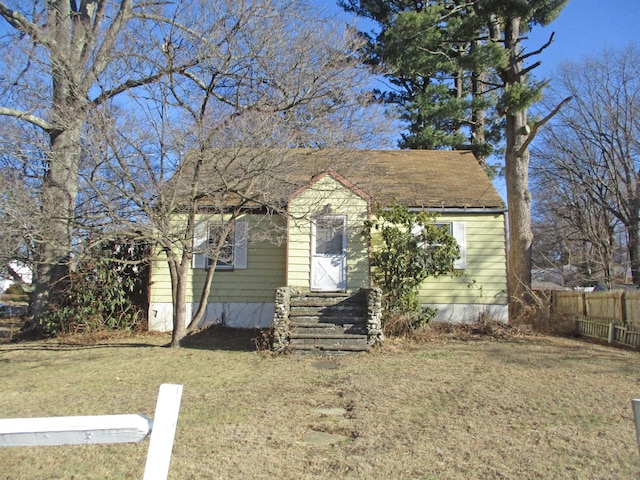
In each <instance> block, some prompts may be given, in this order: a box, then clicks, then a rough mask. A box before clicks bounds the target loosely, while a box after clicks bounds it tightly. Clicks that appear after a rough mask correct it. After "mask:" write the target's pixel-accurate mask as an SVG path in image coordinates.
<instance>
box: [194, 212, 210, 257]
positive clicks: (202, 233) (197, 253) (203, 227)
mask: <svg viewBox="0 0 640 480" xmlns="http://www.w3.org/2000/svg"><path fill="white" fill-rule="evenodd" d="M208 246H209V232H208V224H207V222H198V223H196V225H195V227H194V229H193V268H207V255H206V252H207V248H208Z"/></svg>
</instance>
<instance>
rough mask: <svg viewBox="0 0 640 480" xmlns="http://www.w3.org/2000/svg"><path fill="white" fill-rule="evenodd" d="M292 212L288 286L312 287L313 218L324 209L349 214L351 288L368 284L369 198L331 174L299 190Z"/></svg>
mask: <svg viewBox="0 0 640 480" xmlns="http://www.w3.org/2000/svg"><path fill="white" fill-rule="evenodd" d="M289 212H290V220H289V222H290V225H289V239H288V242H289V251H288V258H287V260H288V262H287V264H288V271H287V285H290V286H294V287H298V288H301V289H303V290H309V288H310V284H311V218H312V217H313V216H314V215H315V214H318V213H320V212H322V213H323V214H328V215H345V216H346V217H347V290H349V291H354V290H357V289H359V288H361V287H364V286H368V283H369V262H368V258H367V253H368V251H367V247H366V244H365V243H364V242H363V238H362V235H361V234H360V233H361V231H362V225H363V222H364V221H365V220H366V219H367V217H368V203H367V200H365V199H364V198H362V197H361V196H359V195H357V194H356V193H354V192H353V191H351V190H350V189H348V188H346V187H345V186H344V185H343V184H342V183H340V182H338V181H337V180H335V179H334V178H332V177H331V176H325V177H323V178H322V179H320V180H318V181H317V182H316V183H314V184H312V185H311V186H310V187H309V188H307V189H306V190H303V191H301V192H299V194H298V195H297V196H296V197H295V198H294V199H292V200H291V202H290V205H289Z"/></svg>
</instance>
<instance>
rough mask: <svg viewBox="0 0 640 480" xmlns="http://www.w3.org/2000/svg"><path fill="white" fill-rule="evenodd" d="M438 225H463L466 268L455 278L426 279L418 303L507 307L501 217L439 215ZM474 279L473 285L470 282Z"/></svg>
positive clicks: (502, 223) (504, 249)
mask: <svg viewBox="0 0 640 480" xmlns="http://www.w3.org/2000/svg"><path fill="white" fill-rule="evenodd" d="M437 221H438V222H443V223H444V222H464V224H465V233H466V260H467V261H466V269H465V270H464V271H460V272H459V273H460V274H459V275H458V276H442V277H439V278H429V279H427V280H426V281H425V282H424V284H423V286H422V288H421V290H420V300H421V302H422V303H430V304H493V305H506V304H507V294H506V291H507V265H506V246H505V230H504V216H503V215H502V214H461V215H453V214H449V215H442V216H439V217H438V220H437ZM474 280H475V284H474V283H473V282H474Z"/></svg>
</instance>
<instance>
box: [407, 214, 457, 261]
mask: <svg viewBox="0 0 640 480" xmlns="http://www.w3.org/2000/svg"><path fill="white" fill-rule="evenodd" d="M430 225H443V226H444V225H448V226H449V234H450V235H452V236H453V238H454V239H455V240H456V242H457V243H458V246H459V247H460V256H459V257H458V258H456V259H455V260H454V262H453V268H454V270H465V269H466V268H467V235H466V226H465V222H455V221H441V222H432V223H430ZM419 228H420V227H419V226H418V225H414V227H413V228H412V229H411V231H412V233H414V234H418V233H420V232H419V230H418V229H419Z"/></svg>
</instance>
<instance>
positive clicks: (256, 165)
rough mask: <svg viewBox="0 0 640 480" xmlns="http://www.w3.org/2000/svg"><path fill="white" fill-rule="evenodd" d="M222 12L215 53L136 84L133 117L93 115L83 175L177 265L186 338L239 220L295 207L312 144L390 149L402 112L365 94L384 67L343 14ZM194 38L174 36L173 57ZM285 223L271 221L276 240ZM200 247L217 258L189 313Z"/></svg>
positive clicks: (297, 6) (285, 8)
mask: <svg viewBox="0 0 640 480" xmlns="http://www.w3.org/2000/svg"><path fill="white" fill-rule="evenodd" d="M209 13H210V15H211V16H212V17H213V18H216V19H219V20H218V22H217V23H216V28H209V29H206V31H207V32H208V34H207V36H206V37H204V38H203V39H202V43H201V44H200V45H199V47H198V48H200V49H202V50H206V49H209V50H208V51H209V52H210V53H203V54H201V55H200V57H201V58H203V60H202V61H201V62H199V63H198V65H195V66H194V67H192V68H190V69H188V70H182V71H180V72H176V73H173V74H171V75H168V76H167V77H166V78H165V79H164V80H163V81H162V82H158V83H156V84H154V85H149V86H147V87H145V88H144V89H142V90H144V92H145V94H144V95H141V94H140V92H136V96H135V97H134V96H133V94H132V95H131V96H130V102H131V105H132V106H133V108H130V109H129V116H128V117H127V118H126V119H122V118H121V117H119V116H118V115H116V114H115V113H110V112H107V110H106V109H103V111H102V112H101V114H102V115H101V116H100V117H96V118H95V119H94V121H93V122H92V124H93V125H95V126H96V134H95V135H93V136H92V138H93V139H94V144H92V148H91V149H90V150H91V151H92V152H93V154H94V160H93V163H92V164H91V168H87V169H86V170H85V171H83V179H86V181H87V185H88V186H91V187H92V189H93V198H92V199H91V202H92V203H94V204H95V205H100V206H101V209H102V211H104V212H108V215H109V219H110V221H111V222H112V225H117V226H118V228H120V229H122V230H123V231H127V232H129V234H130V235H132V234H135V235H139V236H141V237H144V238H146V239H148V240H149V241H151V242H152V243H153V244H154V245H155V246H157V249H158V251H159V252H160V253H161V257H162V258H163V259H164V260H166V261H167V263H168V266H169V272H170V275H171V282H172V297H173V338H172V345H173V346H179V345H180V340H181V339H182V338H183V337H184V335H185V334H186V332H187V327H188V326H189V325H191V327H192V328H194V327H196V326H197V325H198V323H199V321H200V319H201V318H202V316H203V315H204V313H205V308H206V306H207V303H208V298H209V293H210V290H211V285H212V279H213V276H214V274H215V271H216V268H215V266H216V264H217V263H218V262H223V263H224V262H226V261H228V259H227V258H225V255H226V254H227V253H228V249H227V247H228V241H229V239H230V238H234V237H235V238H238V237H239V235H233V233H234V230H237V229H238V228H240V227H239V223H238V222H237V220H238V217H239V216H240V215H241V214H243V213H246V212H247V211H252V212H258V213H260V214H261V215H260V216H259V217H260V218H264V219H266V220H267V221H268V219H269V216H270V215H274V214H275V215H283V214H286V209H285V207H286V198H287V195H288V194H289V193H291V191H292V189H293V188H295V187H296V186H295V185H293V184H287V183H286V182H285V181H283V178H284V177H285V176H288V175H285V173H290V172H291V171H292V170H294V169H296V168H298V164H297V157H296V154H294V152H297V154H299V152H300V149H299V147H306V148H307V150H306V151H308V152H310V153H311V152H314V151H317V149H318V148H327V149H329V148H336V147H344V146H348V147H352V148H353V147H375V146H376V145H380V144H383V145H388V140H387V139H388V135H386V133H385V131H384V128H385V127H386V126H387V125H388V123H389V122H388V121H387V120H386V119H384V118H382V117H377V113H376V112H377V110H376V109H375V108H370V107H374V106H371V105H368V103H367V102H368V97H367V96H366V95H364V93H363V92H365V89H366V86H367V82H368V80H369V78H370V77H369V73H368V72H367V70H365V69H364V68H363V67H362V66H361V65H360V63H359V62H358V61H357V58H355V57H354V54H353V52H354V51H355V49H356V47H357V46H358V45H357V42H356V39H355V38H354V37H353V36H351V35H350V34H349V33H347V32H344V31H343V30H342V29H341V28H339V27H338V26H337V25H336V24H335V22H331V21H328V20H326V19H323V18H321V17H319V16H318V14H317V12H312V11H311V10H308V9H306V8H305V7H304V6H303V4H301V3H300V2H298V1H296V0H292V1H284V2H280V1H271V0H260V1H256V2H251V3H244V2H241V3H238V2H235V1H232V0H228V1H221V2H216V4H215V6H212V10H211V11H210V12H209ZM223 19H226V20H224V21H223ZM207 21H209V20H208V19H207V18H194V19H193V23H192V24H191V29H192V30H197V31H201V30H205V28H203V27H202V26H200V23H202V22H205V23H206V22H207ZM181 48H183V46H182V45H180V44H179V42H177V41H176V40H174V39H173V37H171V35H167V37H166V43H165V52H164V53H165V56H166V57H167V63H168V64H173V63H176V62H177V61H178V60H177V58H176V57H178V56H179V55H180V49H181ZM114 108H115V107H114ZM334 160H336V161H341V160H342V161H344V158H343V159H341V158H339V156H336V157H334ZM334 166H335V165H334ZM256 217H258V216H256ZM203 223H209V224H211V225H216V226H217V228H218V229H217V231H216V232H215V235H212V236H210V239H211V240H213V241H210V242H208V243H205V244H204V245H202V244H198V243H197V242H195V241H194V237H195V236H197V233H198V232H197V231H198V229H199V228H200V226H201V225H202V224H203ZM264 232H265V229H263V230H262V233H261V234H265V233H264ZM278 233H279V232H277V231H275V232H274V231H273V228H271V227H270V228H269V233H268V235H270V236H271V237H272V239H274V240H276V238H277V236H278ZM280 233H282V232H280ZM265 235H267V234H265ZM245 240H246V239H245ZM196 255H201V256H202V255H204V257H205V258H207V260H206V261H208V262H209V268H208V269H207V270H206V278H205V279H204V282H203V287H202V290H201V292H200V294H199V296H200V298H199V300H200V301H199V304H200V309H199V310H198V311H197V312H196V313H195V315H194V317H193V318H187V308H186V304H187V285H188V284H189V277H190V270H191V266H192V264H193V262H194V257H195V256H196Z"/></svg>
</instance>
